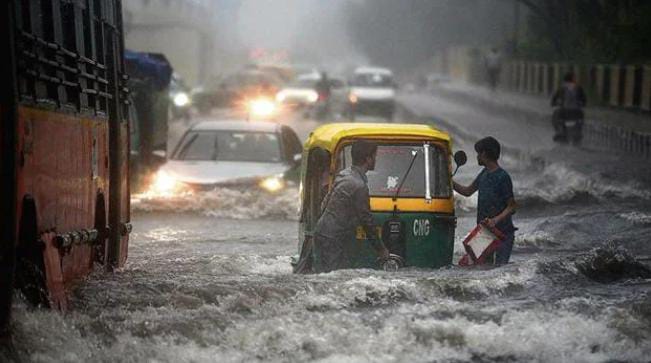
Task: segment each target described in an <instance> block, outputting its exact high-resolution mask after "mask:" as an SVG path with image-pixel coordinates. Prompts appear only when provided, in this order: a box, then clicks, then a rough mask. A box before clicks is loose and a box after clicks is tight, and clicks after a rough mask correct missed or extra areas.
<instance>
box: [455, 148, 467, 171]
mask: <svg viewBox="0 0 651 363" xmlns="http://www.w3.org/2000/svg"><path fill="white" fill-rule="evenodd" d="M467 162H468V155H466V152H465V151H463V150H459V151H457V152H456V153H454V163H455V164H457V167H460V166H463V165H466V163H467Z"/></svg>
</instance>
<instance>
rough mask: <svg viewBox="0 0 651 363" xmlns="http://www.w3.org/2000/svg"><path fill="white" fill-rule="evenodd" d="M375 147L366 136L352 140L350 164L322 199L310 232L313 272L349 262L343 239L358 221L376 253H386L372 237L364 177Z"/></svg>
mask: <svg viewBox="0 0 651 363" xmlns="http://www.w3.org/2000/svg"><path fill="white" fill-rule="evenodd" d="M376 151H377V144H375V143H373V142H370V141H366V140H358V141H356V142H355V143H354V144H353V146H352V149H351V156H352V160H353V165H351V166H350V167H349V168H346V169H343V170H342V171H340V172H339V173H338V174H337V176H336V177H335V179H334V184H333V186H332V188H331V189H330V192H329V193H328V194H327V195H326V197H325V199H324V200H323V203H322V205H321V210H322V214H321V217H320V218H319V219H318V221H317V224H316V229H315V236H314V254H315V256H314V257H315V259H314V271H315V272H329V271H332V270H337V269H343V268H348V267H350V266H351V264H350V258H349V256H346V250H347V249H346V246H345V245H344V243H345V242H346V241H350V240H353V239H354V238H355V231H356V227H357V226H358V225H361V226H363V227H364V229H365V230H366V236H368V241H369V243H370V244H371V246H373V248H374V249H375V250H376V251H377V253H378V255H379V257H380V258H381V259H386V258H388V257H389V250H388V249H387V248H386V247H385V246H384V244H383V243H382V241H380V240H379V239H378V238H377V237H376V232H375V223H374V222H373V216H372V215H371V210H370V199H369V191H368V180H367V178H366V172H367V171H369V170H373V169H374V168H375V154H376Z"/></svg>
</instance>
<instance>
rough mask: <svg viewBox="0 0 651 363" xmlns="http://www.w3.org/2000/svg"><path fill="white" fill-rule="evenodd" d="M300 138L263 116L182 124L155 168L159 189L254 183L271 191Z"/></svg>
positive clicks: (296, 157)
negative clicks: (184, 128) (184, 126)
mask: <svg viewBox="0 0 651 363" xmlns="http://www.w3.org/2000/svg"><path fill="white" fill-rule="evenodd" d="M301 152H302V145H301V142H300V140H299V138H298V136H296V133H295V132H294V131H293V130H292V129H291V128H290V127H288V126H285V125H280V124H277V123H273V122H267V121H242V120H224V121H203V122H200V123H198V124H196V125H194V126H192V127H191V128H190V129H188V130H187V131H186V132H185V134H184V135H183V137H182V138H181V140H180V141H179V142H178V144H177V145H176V148H175V149H174V151H173V153H172V154H171V155H170V157H169V159H168V160H167V161H166V162H165V164H163V166H162V167H161V168H160V169H159V171H158V173H157V175H156V178H155V181H154V185H153V189H154V190H155V191H156V192H159V193H175V192H180V191H186V190H210V189H214V188H215V187H218V186H227V187H242V186H244V187H251V186H253V187H260V188H262V189H265V190H267V191H269V192H276V191H278V190H281V189H283V188H284V187H285V185H286V183H287V181H288V180H290V179H292V178H291V176H292V174H295V172H296V171H297V167H298V166H299V164H300V158H301Z"/></svg>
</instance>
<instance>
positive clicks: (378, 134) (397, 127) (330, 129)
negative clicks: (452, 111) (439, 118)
mask: <svg viewBox="0 0 651 363" xmlns="http://www.w3.org/2000/svg"><path fill="white" fill-rule="evenodd" d="M345 138H355V139H357V138H371V139H387V140H408V139H429V140H438V141H443V142H445V143H447V144H448V145H450V141H451V140H450V135H449V134H448V133H446V132H444V131H441V130H439V129H437V128H436V127H434V126H433V125H426V124H397V123H357V122H355V123H331V124H325V125H323V126H321V127H319V128H317V129H316V130H314V131H313V132H312V133H311V134H310V137H309V138H308V140H307V142H306V143H305V149H306V150H309V149H311V148H313V147H315V146H318V147H321V148H323V149H325V150H327V151H330V152H334V150H335V148H336V147H337V145H338V144H339V141H341V140H342V139H345Z"/></svg>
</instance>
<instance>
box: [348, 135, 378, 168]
mask: <svg viewBox="0 0 651 363" xmlns="http://www.w3.org/2000/svg"><path fill="white" fill-rule="evenodd" d="M376 151H377V144H376V143H374V142H372V141H366V140H358V141H355V142H354V143H353V147H352V150H351V152H350V154H351V156H352V157H353V165H360V164H363V163H364V162H365V161H366V158H368V157H369V156H372V155H375V152H376Z"/></svg>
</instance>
